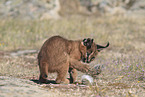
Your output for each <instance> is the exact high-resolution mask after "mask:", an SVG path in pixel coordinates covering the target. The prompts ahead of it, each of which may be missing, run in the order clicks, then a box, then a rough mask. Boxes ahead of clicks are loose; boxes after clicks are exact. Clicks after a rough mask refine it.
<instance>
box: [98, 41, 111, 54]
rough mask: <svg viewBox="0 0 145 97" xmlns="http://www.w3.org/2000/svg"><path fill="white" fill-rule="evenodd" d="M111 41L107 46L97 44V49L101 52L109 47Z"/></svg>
mask: <svg viewBox="0 0 145 97" xmlns="http://www.w3.org/2000/svg"><path fill="white" fill-rule="evenodd" d="M109 45H110V44H109V42H108V43H107V45H106V46H101V45H98V44H97V45H96V46H97V50H98V52H100V51H101V50H103V49H104V48H107V47H109Z"/></svg>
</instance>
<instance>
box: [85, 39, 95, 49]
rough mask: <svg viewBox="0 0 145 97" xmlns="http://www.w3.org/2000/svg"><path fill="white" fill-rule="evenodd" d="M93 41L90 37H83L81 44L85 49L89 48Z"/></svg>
mask: <svg viewBox="0 0 145 97" xmlns="http://www.w3.org/2000/svg"><path fill="white" fill-rule="evenodd" d="M93 41H94V39H91V38H87V39H86V38H85V39H84V40H83V44H84V45H85V46H86V47H87V49H90V48H91V46H92V44H93Z"/></svg>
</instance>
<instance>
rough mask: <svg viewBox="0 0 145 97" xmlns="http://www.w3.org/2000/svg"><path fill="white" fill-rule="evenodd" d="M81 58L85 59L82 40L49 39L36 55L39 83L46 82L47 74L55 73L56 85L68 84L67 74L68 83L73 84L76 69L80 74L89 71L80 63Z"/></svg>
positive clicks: (56, 37)
mask: <svg viewBox="0 0 145 97" xmlns="http://www.w3.org/2000/svg"><path fill="white" fill-rule="evenodd" d="M82 57H86V46H84V45H83V44H82V40H78V41H72V40H67V39H65V38H62V37H60V36H53V37H51V38H49V39H48V40H46V42H45V43H44V44H43V46H42V48H41V50H40V52H39V54H38V64H39V69H40V78H39V81H40V82H46V80H47V76H48V72H50V73H53V72H56V73H57V78H56V83H69V81H68V80H67V79H66V75H67V72H69V73H70V82H71V83H73V82H75V80H76V76H77V72H76V69H77V70H79V71H82V72H88V70H89V66H88V65H86V64H82V63H81V62H80V60H81V58H82Z"/></svg>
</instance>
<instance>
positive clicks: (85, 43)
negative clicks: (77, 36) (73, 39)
mask: <svg viewBox="0 0 145 97" xmlns="http://www.w3.org/2000/svg"><path fill="white" fill-rule="evenodd" d="M83 44H84V45H85V46H87V39H86V38H85V39H84V40H83Z"/></svg>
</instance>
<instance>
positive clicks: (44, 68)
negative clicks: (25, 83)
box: [39, 62, 48, 83]
mask: <svg viewBox="0 0 145 97" xmlns="http://www.w3.org/2000/svg"><path fill="white" fill-rule="evenodd" d="M39 70H40V76H39V82H40V83H47V76H48V64H47V63H46V62H42V63H40V64H39Z"/></svg>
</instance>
